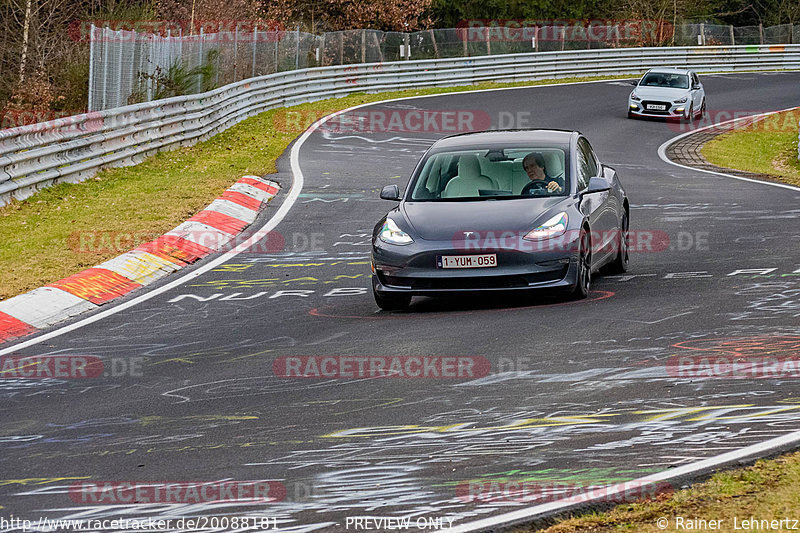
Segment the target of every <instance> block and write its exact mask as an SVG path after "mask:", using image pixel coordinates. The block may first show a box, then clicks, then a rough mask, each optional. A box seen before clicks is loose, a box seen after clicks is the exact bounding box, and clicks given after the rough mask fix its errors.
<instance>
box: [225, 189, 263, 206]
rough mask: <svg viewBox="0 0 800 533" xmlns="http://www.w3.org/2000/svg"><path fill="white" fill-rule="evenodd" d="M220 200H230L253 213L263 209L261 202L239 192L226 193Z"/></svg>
mask: <svg viewBox="0 0 800 533" xmlns="http://www.w3.org/2000/svg"><path fill="white" fill-rule="evenodd" d="M219 199H220V200H229V201H231V202H233V203H235V204H239V205H240V206H242V207H246V208H248V209H252V210H253V211H258V210H259V209H260V208H261V201H259V200H256V199H255V198H253V197H252V196H247V195H246V194H244V193H241V192H238V191H225V192H224V193H222V196H220V197H219Z"/></svg>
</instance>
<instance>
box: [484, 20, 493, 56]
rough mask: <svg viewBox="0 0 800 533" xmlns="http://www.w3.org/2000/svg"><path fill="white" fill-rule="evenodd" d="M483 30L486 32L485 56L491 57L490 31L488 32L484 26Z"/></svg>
mask: <svg viewBox="0 0 800 533" xmlns="http://www.w3.org/2000/svg"><path fill="white" fill-rule="evenodd" d="M483 29H484V30H485V31H486V55H487V56H490V55H492V36H491V31H489V27H488V26H484V27H483Z"/></svg>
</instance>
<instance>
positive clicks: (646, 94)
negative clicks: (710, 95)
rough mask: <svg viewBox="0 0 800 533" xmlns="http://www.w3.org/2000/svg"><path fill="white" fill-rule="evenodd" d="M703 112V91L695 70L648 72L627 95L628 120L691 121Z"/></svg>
mask: <svg viewBox="0 0 800 533" xmlns="http://www.w3.org/2000/svg"><path fill="white" fill-rule="evenodd" d="M705 111H706V92H705V90H704V89H703V84H702V83H700V79H699V78H698V77H697V74H696V73H695V72H694V71H691V70H686V69H680V68H653V69H650V70H648V71H647V72H646V73H645V75H644V76H642V78H641V79H640V80H639V82H638V83H637V84H636V88H635V89H633V91H632V92H631V94H630V96H628V118H633V117H653V118H666V119H673V120H683V121H686V122H691V121H692V120H694V119H696V118H700V117H702V116H703V114H704V113H705Z"/></svg>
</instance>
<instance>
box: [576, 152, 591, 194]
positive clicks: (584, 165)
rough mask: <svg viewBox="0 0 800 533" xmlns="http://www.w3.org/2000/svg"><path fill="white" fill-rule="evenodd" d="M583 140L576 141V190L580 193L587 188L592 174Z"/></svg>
mask: <svg viewBox="0 0 800 533" xmlns="http://www.w3.org/2000/svg"><path fill="white" fill-rule="evenodd" d="M581 141H583V139H579V140H578V190H579V191H582V190H584V189H585V188H586V187H588V186H589V180H590V179H591V177H592V176H594V174H592V166H591V163H590V162H591V159H592V158H591V156H588V155H587V153H586V150H585V149H584V146H583V145H584V144H585V142H581Z"/></svg>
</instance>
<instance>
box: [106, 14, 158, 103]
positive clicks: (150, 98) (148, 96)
mask: <svg viewBox="0 0 800 533" xmlns="http://www.w3.org/2000/svg"><path fill="white" fill-rule="evenodd" d="M107 33H108V32H106V29H105V28H103V100H102V102H100V109H108V105H106V104H107V103H108V102H107V100H108V39H107V38H106V34H107ZM152 98H153V97H152V96H150V95H149V94H148V95H147V99H148V100H152Z"/></svg>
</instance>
